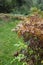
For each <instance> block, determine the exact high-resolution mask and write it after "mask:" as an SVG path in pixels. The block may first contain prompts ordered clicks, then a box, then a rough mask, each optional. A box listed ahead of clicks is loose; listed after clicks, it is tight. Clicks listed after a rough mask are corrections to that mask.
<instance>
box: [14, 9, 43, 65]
mask: <svg viewBox="0 0 43 65" xmlns="http://www.w3.org/2000/svg"><path fill="white" fill-rule="evenodd" d="M32 11H35V13H34V16H30V17H29V18H28V17H27V18H26V20H25V21H24V23H23V22H22V23H20V24H19V25H18V26H17V28H16V29H15V31H16V32H18V35H19V36H23V38H24V41H25V44H26V48H24V49H20V51H19V52H16V53H15V54H14V56H16V58H18V56H19V54H23V55H24V57H23V58H20V61H22V62H26V63H27V65H42V64H43V29H42V28H43V19H42V18H41V17H40V16H39V13H38V12H39V10H38V11H37V8H35V10H34V8H33V9H32ZM21 44H22V43H21ZM21 46H22V45H21ZM21 46H20V47H21Z"/></svg>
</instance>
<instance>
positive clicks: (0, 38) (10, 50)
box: [0, 19, 21, 65]
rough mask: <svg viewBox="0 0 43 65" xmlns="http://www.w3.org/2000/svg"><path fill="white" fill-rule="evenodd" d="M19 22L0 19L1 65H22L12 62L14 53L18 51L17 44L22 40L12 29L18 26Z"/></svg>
mask: <svg viewBox="0 0 43 65" xmlns="http://www.w3.org/2000/svg"><path fill="white" fill-rule="evenodd" d="M18 22H19V20H17V19H12V20H9V21H6V20H5V19H4V20H2V19H0V65H17V64H18V65H21V63H19V62H17V60H16V61H14V62H12V60H13V59H14V52H15V51H17V49H18V48H17V47H15V44H18V43H19V41H21V39H19V38H18V36H17V34H16V33H13V32H12V31H11V29H12V28H13V27H15V26H16V25H17V23H18Z"/></svg>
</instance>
